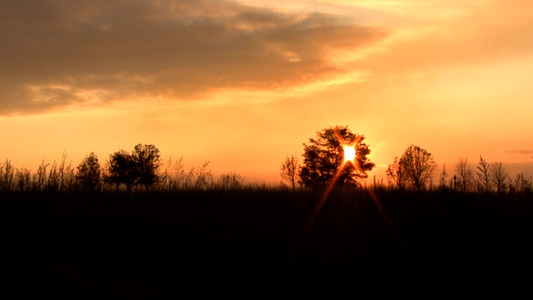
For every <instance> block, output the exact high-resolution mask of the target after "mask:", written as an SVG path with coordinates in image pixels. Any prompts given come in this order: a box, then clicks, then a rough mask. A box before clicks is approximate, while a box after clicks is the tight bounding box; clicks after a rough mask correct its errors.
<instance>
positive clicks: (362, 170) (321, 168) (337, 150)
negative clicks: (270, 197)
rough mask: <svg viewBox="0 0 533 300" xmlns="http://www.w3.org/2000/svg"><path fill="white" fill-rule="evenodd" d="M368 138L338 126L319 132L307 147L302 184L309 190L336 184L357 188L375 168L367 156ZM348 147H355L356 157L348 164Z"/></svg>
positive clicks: (346, 127)
mask: <svg viewBox="0 0 533 300" xmlns="http://www.w3.org/2000/svg"><path fill="white" fill-rule="evenodd" d="M363 140H364V136H363V135H358V134H354V133H353V132H351V131H350V129H348V126H335V127H330V128H325V129H324V130H322V131H319V132H317V136H316V138H314V139H309V144H305V143H304V155H303V157H304V159H303V166H302V168H301V170H300V174H299V175H300V181H301V183H302V184H303V185H305V186H306V187H310V186H326V185H329V184H330V183H331V182H332V180H335V183H336V184H337V185H356V184H357V183H358V181H359V180H360V179H361V178H367V177H368V175H367V174H366V172H367V171H370V170H372V169H373V168H374V166H375V165H374V163H372V162H370V160H369V159H368V158H367V155H368V154H370V149H369V148H368V146H367V145H366V144H365V143H363ZM344 146H352V147H354V149H355V153H356V157H355V159H354V161H353V163H352V162H351V161H348V162H345V161H344Z"/></svg>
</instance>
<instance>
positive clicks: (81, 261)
mask: <svg viewBox="0 0 533 300" xmlns="http://www.w3.org/2000/svg"><path fill="white" fill-rule="evenodd" d="M322 193H323V191H321V190H313V191H311V190H300V191H295V192H292V191H290V190H284V189H268V188H250V189H239V190H225V191H223V190H218V191H217V190H203V191H194V190H189V191H176V192H172V193H171V192H149V193H143V192H136V193H126V192H117V193H107V192H106V193H92V194H91V193H43V192H40V193H29V192H24V193H22V192H20V193H3V194H1V198H0V199H1V201H0V203H1V204H0V214H1V222H2V223H1V228H2V229H1V232H2V244H3V246H2V254H1V255H2V265H3V267H2V272H3V277H4V279H3V280H2V285H5V287H4V288H3V289H2V293H13V292H15V293H17V294H18V295H19V296H28V297H36V296H37V297H39V296H43V295H46V294H50V293H51V294H53V295H61V294H68V295H70V296H75V297H76V298H95V297H100V296H109V295H113V294H122V295H126V296H144V297H157V296H163V295H181V296H193V297H199V298H206V297H213V296H232V297H253V298H344V297H346V298H356V297H361V298H424V299H429V298H446V299H451V298H469V299H472V298H486V297H487V296H488V297H491V298H493V297H497V298H514V297H520V298H522V297H523V296H531V295H532V294H533V293H532V292H531V290H530V288H531V286H532V283H533V271H532V270H533V259H532V254H533V251H532V250H533V219H532V216H533V197H532V195H531V194H530V193H506V194H501V195H498V194H496V193H488V194H481V193H455V192H419V193H415V192H401V191H391V190H387V189H379V188H378V189H375V190H374V189H360V190H334V191H333V192H332V193H331V194H330V195H329V197H328V198H327V199H326V201H325V203H324V205H323V206H322V207H321V209H320V211H319V212H318V214H316V217H315V218H314V219H313V220H311V222H310V218H311V216H312V215H313V212H314V211H315V209H316V207H317V203H318V202H319V200H320V198H321V197H322ZM378 207H379V208H378ZM524 293H525V294H524ZM5 299H7V298H5Z"/></svg>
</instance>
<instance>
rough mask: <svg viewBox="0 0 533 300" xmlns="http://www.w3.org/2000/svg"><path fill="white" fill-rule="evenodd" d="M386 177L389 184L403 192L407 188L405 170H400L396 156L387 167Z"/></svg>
mask: <svg viewBox="0 0 533 300" xmlns="http://www.w3.org/2000/svg"><path fill="white" fill-rule="evenodd" d="M386 173H387V177H388V178H389V182H392V183H394V185H395V186H396V187H397V188H399V189H401V190H403V189H405V187H406V186H407V176H406V174H405V170H404V169H403V168H401V166H400V160H399V159H398V156H396V157H395V158H394V162H393V163H392V164H390V165H389V167H388V168H387V171H386Z"/></svg>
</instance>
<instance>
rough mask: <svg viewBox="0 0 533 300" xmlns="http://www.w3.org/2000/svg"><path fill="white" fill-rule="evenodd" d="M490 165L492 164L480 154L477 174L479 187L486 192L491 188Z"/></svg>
mask: <svg viewBox="0 0 533 300" xmlns="http://www.w3.org/2000/svg"><path fill="white" fill-rule="evenodd" d="M490 167H491V165H490V164H489V163H488V162H487V161H486V160H485V159H483V157H482V156H481V155H480V156H479V163H478V166H477V172H476V175H477V177H478V187H479V189H480V190H481V191H484V192H488V191H490V189H491V180H490Z"/></svg>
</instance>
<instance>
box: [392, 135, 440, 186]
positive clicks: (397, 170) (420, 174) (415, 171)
mask: <svg viewBox="0 0 533 300" xmlns="http://www.w3.org/2000/svg"><path fill="white" fill-rule="evenodd" d="M436 166H437V164H436V163H435V160H434V159H433V156H432V155H431V153H429V152H427V151H426V150H424V149H422V148H420V147H419V146H415V145H411V146H409V147H408V148H407V149H405V151H404V153H403V155H402V157H400V159H399V160H398V159H397V158H395V159H394V163H393V164H391V165H389V168H388V169H387V175H388V176H389V177H392V178H393V179H395V181H396V182H397V185H398V187H399V188H403V187H404V185H405V184H410V185H411V187H413V188H414V189H417V190H421V189H424V188H425V186H426V182H427V181H428V180H429V179H431V176H432V175H433V172H434V171H435V168H436Z"/></svg>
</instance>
